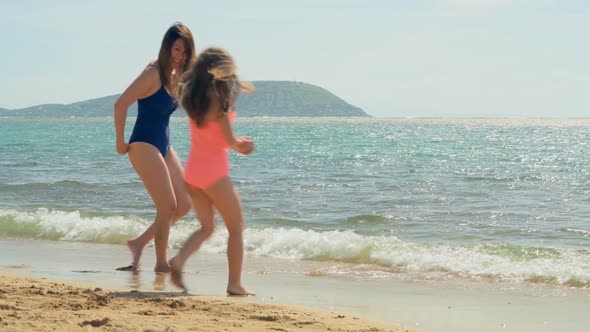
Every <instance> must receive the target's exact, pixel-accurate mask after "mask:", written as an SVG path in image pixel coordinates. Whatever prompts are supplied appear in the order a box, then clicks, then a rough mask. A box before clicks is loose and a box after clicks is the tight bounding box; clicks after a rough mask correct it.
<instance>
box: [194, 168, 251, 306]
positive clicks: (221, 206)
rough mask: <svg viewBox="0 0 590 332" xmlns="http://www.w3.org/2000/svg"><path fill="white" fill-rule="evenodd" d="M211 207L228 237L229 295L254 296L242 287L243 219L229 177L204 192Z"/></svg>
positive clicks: (237, 198)
mask: <svg viewBox="0 0 590 332" xmlns="http://www.w3.org/2000/svg"><path fill="white" fill-rule="evenodd" d="M205 192H206V193H207V196H209V198H210V199H211V201H212V202H213V205H214V206H215V208H216V209H217V211H219V214H220V215H221V216H222V217H223V220H224V222H225V226H226V227H227V232H228V234H229V237H228V239H227V263H228V272H229V277H228V282H227V293H228V294H230V295H254V293H253V292H251V291H249V290H248V289H246V288H245V287H244V286H242V281H241V280H242V264H243V260H244V239H243V232H244V219H243V216H242V206H241V203H240V197H239V195H238V192H237V190H236V189H235V188H234V185H233V184H232V182H231V179H230V177H229V176H226V177H224V178H222V179H221V180H219V181H217V182H216V183H215V184H214V185H212V186H211V187H209V188H207V189H206V190H205Z"/></svg>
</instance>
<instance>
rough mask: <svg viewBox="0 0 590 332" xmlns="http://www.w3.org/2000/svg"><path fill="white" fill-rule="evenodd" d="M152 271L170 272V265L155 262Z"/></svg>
mask: <svg viewBox="0 0 590 332" xmlns="http://www.w3.org/2000/svg"><path fill="white" fill-rule="evenodd" d="M154 272H156V273H168V272H170V265H168V263H164V264H156V267H154Z"/></svg>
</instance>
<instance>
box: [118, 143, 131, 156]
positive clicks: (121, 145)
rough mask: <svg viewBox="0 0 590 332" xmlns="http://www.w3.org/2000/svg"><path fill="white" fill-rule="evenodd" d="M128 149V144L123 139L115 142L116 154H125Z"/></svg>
mask: <svg viewBox="0 0 590 332" xmlns="http://www.w3.org/2000/svg"><path fill="white" fill-rule="evenodd" d="M127 151H129V144H127V143H125V142H124V141H121V142H117V153H118V154H126V153H127Z"/></svg>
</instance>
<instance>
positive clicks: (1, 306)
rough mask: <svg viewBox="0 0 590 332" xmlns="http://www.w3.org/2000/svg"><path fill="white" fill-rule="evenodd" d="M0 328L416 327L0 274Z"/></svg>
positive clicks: (401, 331) (222, 299) (239, 300)
mask: <svg viewBox="0 0 590 332" xmlns="http://www.w3.org/2000/svg"><path fill="white" fill-rule="evenodd" d="M0 330H2V331H79V330H82V331H94V330H102V331H396V332H406V331H414V330H412V329H406V328H402V327H399V326H396V325H393V324H389V323H385V322H379V321H375V320H371V319H368V318H364V317H358V316H354V315H350V314H342V313H337V312H329V311H319V310H312V309H309V308H305V307H296V306H281V305H270V304H257V303H252V302H249V301H247V300H245V299H244V298H236V297H205V296H198V295H186V294H182V293H180V292H179V293H172V292H143V291H134V290H131V291H128V290H109V289H101V288H94V287H88V286H87V285H86V286H85V285H80V284H75V283H71V282H61V281H51V280H45V279H33V278H30V277H23V276H14V275H8V274H6V273H5V272H2V273H1V274H0Z"/></svg>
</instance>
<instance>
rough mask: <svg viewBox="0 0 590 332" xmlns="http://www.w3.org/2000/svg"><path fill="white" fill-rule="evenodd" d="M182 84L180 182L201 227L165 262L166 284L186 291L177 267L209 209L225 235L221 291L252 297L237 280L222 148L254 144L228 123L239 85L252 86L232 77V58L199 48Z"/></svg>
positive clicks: (238, 214)
mask: <svg viewBox="0 0 590 332" xmlns="http://www.w3.org/2000/svg"><path fill="white" fill-rule="evenodd" d="M183 83H184V84H183V87H182V97H181V103H182V106H183V108H184V109H185V110H186V112H187V113H188V115H189V117H190V120H189V122H190V132H191V149H190V152H189V156H188V160H187V163H186V166H185V173H184V180H185V182H186V184H187V191H188V193H189V195H190V197H191V200H192V204H193V207H194V208H195V211H196V214H197V218H198V219H199V221H200V223H201V228H200V229H199V230H198V231H196V232H194V233H193V234H192V235H191V236H190V237H189V238H188V240H187V241H186V243H185V244H184V246H183V247H182V248H181V249H180V251H179V252H178V254H177V255H176V256H175V257H174V258H172V259H171V260H170V262H169V263H170V269H171V277H172V283H173V284H175V285H176V286H178V287H180V288H183V289H184V290H185V291H186V287H185V286H184V283H183V282H182V269H183V266H184V264H185V262H186V260H187V259H188V258H189V257H190V256H191V255H192V254H193V253H194V252H195V251H197V250H198V249H199V248H200V247H201V245H202V244H203V242H205V241H206V240H207V239H208V238H209V237H211V235H212V234H213V231H214V230H215V221H214V210H213V208H215V209H217V211H218V212H219V214H220V215H221V216H222V217H223V220H224V222H225V226H226V227H227V231H228V233H229V238H228V241H227V260H228V272H229V279H228V283H227V290H226V291H227V293H228V294H230V295H254V293H252V292H250V291H249V290H247V289H246V288H244V286H243V285H242V282H241V274H242V260H243V257H244V241H243V237H242V233H243V230H244V220H243V217H242V208H241V206H240V198H239V195H238V192H237V191H236V189H235V188H234V186H233V184H232V182H231V179H230V177H229V164H228V152H227V149H228V148H230V149H233V150H235V151H237V152H240V153H242V154H249V153H251V152H252V151H253V150H254V143H253V142H252V141H251V140H250V139H249V138H248V137H245V136H238V137H236V136H234V133H233V130H232V126H231V122H232V120H233V119H234V118H235V113H234V111H233V106H234V104H235V102H236V98H237V95H238V93H239V92H240V89H241V90H244V91H246V92H252V91H254V89H253V88H252V87H250V86H249V85H247V84H245V83H244V82H242V81H240V80H239V79H238V78H237V76H236V66H235V64H234V60H233V58H232V57H231V56H230V55H229V54H228V53H227V51H225V50H224V49H220V48H208V49H206V50H205V51H203V52H202V53H201V54H200V55H199V57H198V58H197V61H196V63H195V65H194V66H193V68H192V70H191V71H190V72H189V73H187V76H186V77H185V79H184V82H183Z"/></svg>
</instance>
